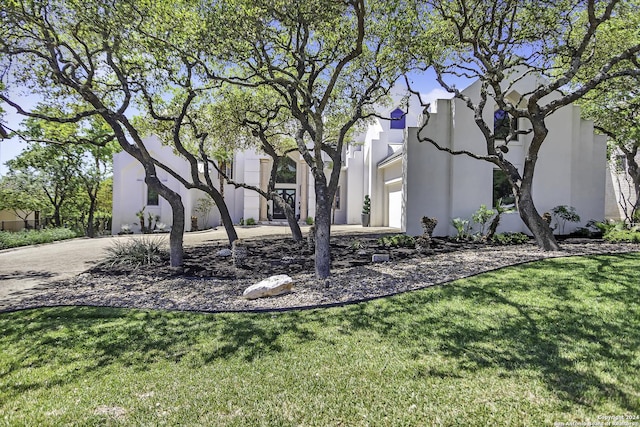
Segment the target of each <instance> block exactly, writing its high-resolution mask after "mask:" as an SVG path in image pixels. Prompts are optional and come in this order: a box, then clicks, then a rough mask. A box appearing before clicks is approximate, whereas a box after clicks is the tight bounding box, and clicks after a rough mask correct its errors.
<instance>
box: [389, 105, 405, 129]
mask: <svg viewBox="0 0 640 427" xmlns="http://www.w3.org/2000/svg"><path fill="white" fill-rule="evenodd" d="M406 117H407V116H406V115H405V113H404V111H402V110H401V109H399V108H396V109H395V110H393V111H392V112H391V129H404V128H405V125H406Z"/></svg>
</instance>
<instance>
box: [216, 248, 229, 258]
mask: <svg viewBox="0 0 640 427" xmlns="http://www.w3.org/2000/svg"><path fill="white" fill-rule="evenodd" d="M231 254H232V252H231V249H220V250H219V251H218V252H216V256H219V257H225V258H226V257H230V256H231Z"/></svg>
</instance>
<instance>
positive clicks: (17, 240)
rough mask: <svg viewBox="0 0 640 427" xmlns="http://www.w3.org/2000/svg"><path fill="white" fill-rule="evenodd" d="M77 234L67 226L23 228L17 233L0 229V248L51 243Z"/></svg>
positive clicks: (71, 237)
mask: <svg viewBox="0 0 640 427" xmlns="http://www.w3.org/2000/svg"><path fill="white" fill-rule="evenodd" d="M74 237H78V234H77V233H76V232H74V231H72V230H69V229H68V228H47V229H44V230H25V231H19V232H17V233H13V232H8V231H0V249H8V248H17V247H19V246H28V245H36V244H39V243H51V242H55V241H57V240H66V239H73V238H74Z"/></svg>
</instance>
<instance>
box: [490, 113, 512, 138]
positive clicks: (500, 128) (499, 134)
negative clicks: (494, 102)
mask: <svg viewBox="0 0 640 427" xmlns="http://www.w3.org/2000/svg"><path fill="white" fill-rule="evenodd" d="M512 125H513V128H514V129H515V130H517V129H518V119H513V118H511V116H509V114H508V113H507V112H506V111H504V110H500V109H498V110H496V111H495V113H493V135H494V136H495V137H496V139H507V136H509V132H510V131H511V126H512Z"/></svg>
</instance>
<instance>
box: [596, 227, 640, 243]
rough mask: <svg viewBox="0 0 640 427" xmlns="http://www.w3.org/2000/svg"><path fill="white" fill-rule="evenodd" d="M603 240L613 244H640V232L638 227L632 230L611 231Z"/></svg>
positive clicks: (615, 229) (614, 229)
mask: <svg viewBox="0 0 640 427" xmlns="http://www.w3.org/2000/svg"><path fill="white" fill-rule="evenodd" d="M603 238H604V239H605V240H607V241H609V242H611V243H622V242H625V243H640V230H639V228H638V227H637V226H634V227H631V229H618V228H612V229H609V230H608V231H607V232H606V233H605V234H604V235H603Z"/></svg>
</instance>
